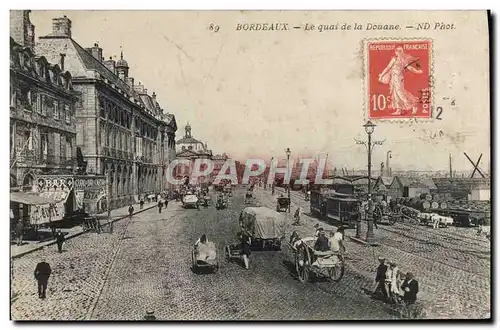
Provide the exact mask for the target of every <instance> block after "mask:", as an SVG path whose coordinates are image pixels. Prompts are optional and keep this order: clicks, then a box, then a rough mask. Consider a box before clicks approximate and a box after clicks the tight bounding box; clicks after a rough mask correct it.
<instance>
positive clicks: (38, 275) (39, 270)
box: [35, 258, 52, 299]
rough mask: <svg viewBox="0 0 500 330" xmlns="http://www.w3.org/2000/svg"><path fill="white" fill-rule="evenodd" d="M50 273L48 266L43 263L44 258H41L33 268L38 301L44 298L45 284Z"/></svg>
mask: <svg viewBox="0 0 500 330" xmlns="http://www.w3.org/2000/svg"><path fill="white" fill-rule="evenodd" d="M51 273H52V269H50V265H49V264H48V263H47V262H45V258H42V259H41V261H40V262H39V263H38V264H37V265H36V268H35V279H36V280H37V282H38V298H40V299H45V297H46V296H45V291H47V283H48V281H49V277H50V274H51Z"/></svg>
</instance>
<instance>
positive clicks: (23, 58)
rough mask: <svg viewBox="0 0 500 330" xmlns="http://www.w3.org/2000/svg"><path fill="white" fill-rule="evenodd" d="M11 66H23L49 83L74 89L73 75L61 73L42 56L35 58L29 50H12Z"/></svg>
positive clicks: (22, 67)
mask: <svg viewBox="0 0 500 330" xmlns="http://www.w3.org/2000/svg"><path fill="white" fill-rule="evenodd" d="M10 59H11V67H14V68H21V69H22V70H23V71H28V72H32V73H34V75H35V76H36V77H37V78H39V79H40V80H43V81H45V82H47V83H50V84H53V85H56V86H60V87H63V88H65V89H67V90H71V89H72V81H71V75H66V74H64V73H61V72H60V70H58V69H56V66H52V65H51V64H50V63H46V62H45V61H44V60H43V59H42V58H38V59H35V58H33V56H32V55H31V54H29V53H28V52H16V51H11V58H10Z"/></svg>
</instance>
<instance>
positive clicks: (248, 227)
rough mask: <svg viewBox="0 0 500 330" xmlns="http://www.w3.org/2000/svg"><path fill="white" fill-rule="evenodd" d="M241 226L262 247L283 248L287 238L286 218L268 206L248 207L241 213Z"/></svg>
mask: <svg viewBox="0 0 500 330" xmlns="http://www.w3.org/2000/svg"><path fill="white" fill-rule="evenodd" d="M239 221H240V228H241V231H242V232H243V233H245V234H246V235H247V236H249V237H250V238H251V239H252V242H253V244H256V245H259V247H260V248H261V249H265V248H274V249H278V250H279V249H281V241H282V240H283V239H284V238H285V231H286V227H287V222H286V218H285V217H284V216H283V215H281V214H280V213H278V212H276V211H274V210H272V209H270V208H267V207H246V208H245V209H243V211H242V212H241V214H240V219H239Z"/></svg>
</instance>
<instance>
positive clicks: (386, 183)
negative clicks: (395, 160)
mask: <svg viewBox="0 0 500 330" xmlns="http://www.w3.org/2000/svg"><path fill="white" fill-rule="evenodd" d="M379 179H380V180H381V181H382V183H383V184H384V186H390V185H391V183H392V180H394V177H392V176H379Z"/></svg>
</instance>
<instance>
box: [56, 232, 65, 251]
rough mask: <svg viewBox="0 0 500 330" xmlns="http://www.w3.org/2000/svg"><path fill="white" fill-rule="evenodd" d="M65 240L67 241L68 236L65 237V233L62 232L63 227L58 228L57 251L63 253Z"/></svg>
mask: <svg viewBox="0 0 500 330" xmlns="http://www.w3.org/2000/svg"><path fill="white" fill-rule="evenodd" d="M64 241H66V238H65V237H64V234H63V233H62V232H61V229H59V230H57V233H56V243H57V251H59V253H62V248H63V244H64Z"/></svg>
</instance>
